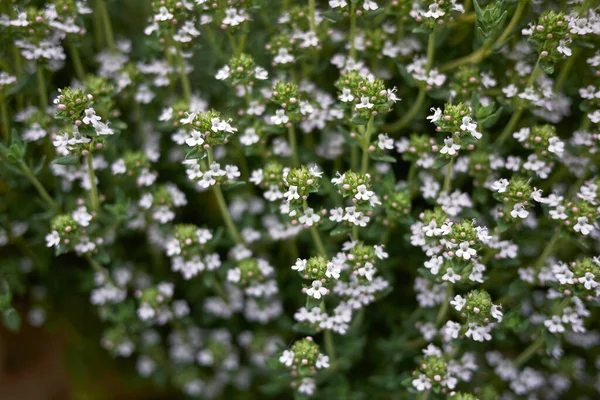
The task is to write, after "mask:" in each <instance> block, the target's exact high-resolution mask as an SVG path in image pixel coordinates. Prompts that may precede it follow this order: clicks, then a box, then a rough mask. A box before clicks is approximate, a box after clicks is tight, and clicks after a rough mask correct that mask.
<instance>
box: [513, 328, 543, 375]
mask: <svg viewBox="0 0 600 400" xmlns="http://www.w3.org/2000/svg"><path fill="white" fill-rule="evenodd" d="M543 345H544V335H540V336H538V338H537V339H536V340H535V342H533V343H531V344H530V345H529V346H528V347H527V348H526V349H525V350H523V352H522V353H521V354H519V355H518V356H517V358H515V361H514V362H513V365H514V367H515V368H519V367H520V366H521V365H523V364H524V363H525V362H527V360H529V359H530V358H531V357H532V356H533V355H534V354H535V352H536V351H537V350H538V349H539V348H540V347H542V346H543Z"/></svg>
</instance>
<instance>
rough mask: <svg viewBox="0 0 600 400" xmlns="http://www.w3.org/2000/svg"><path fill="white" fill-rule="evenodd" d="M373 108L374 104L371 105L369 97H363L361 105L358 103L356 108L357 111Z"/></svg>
mask: <svg viewBox="0 0 600 400" xmlns="http://www.w3.org/2000/svg"><path fill="white" fill-rule="evenodd" d="M373 106H374V104H373V103H371V101H370V100H369V97H368V96H362V97H361V98H360V103H358V104H357V105H356V106H355V107H356V108H357V109H361V108H368V109H371V108H373Z"/></svg>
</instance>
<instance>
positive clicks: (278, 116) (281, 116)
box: [271, 109, 290, 125]
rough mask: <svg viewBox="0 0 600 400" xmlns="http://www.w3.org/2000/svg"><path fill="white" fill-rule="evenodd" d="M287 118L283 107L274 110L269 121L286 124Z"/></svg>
mask: <svg viewBox="0 0 600 400" xmlns="http://www.w3.org/2000/svg"><path fill="white" fill-rule="evenodd" d="M289 120H290V118H289V117H288V116H287V115H285V110H283V109H282V110H277V111H275V115H273V116H271V122H272V123H273V124H275V125H281V124H287V123H288V121H289Z"/></svg>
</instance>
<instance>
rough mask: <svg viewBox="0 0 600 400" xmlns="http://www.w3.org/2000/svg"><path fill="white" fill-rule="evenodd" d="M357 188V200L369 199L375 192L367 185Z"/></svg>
mask: <svg viewBox="0 0 600 400" xmlns="http://www.w3.org/2000/svg"><path fill="white" fill-rule="evenodd" d="M356 190H358V192H357V193H356V194H355V195H354V197H355V198H356V199H357V200H369V199H370V198H371V196H373V195H374V194H375V192H372V191H370V190H368V189H367V186H365V185H359V186H358V187H357V188H356Z"/></svg>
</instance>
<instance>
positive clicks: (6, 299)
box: [0, 279, 12, 311]
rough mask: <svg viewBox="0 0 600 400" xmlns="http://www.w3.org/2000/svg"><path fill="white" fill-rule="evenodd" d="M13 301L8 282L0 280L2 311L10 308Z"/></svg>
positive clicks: (0, 304)
mask: <svg viewBox="0 0 600 400" xmlns="http://www.w3.org/2000/svg"><path fill="white" fill-rule="evenodd" d="M11 301H12V292H11V290H10V286H8V282H7V281H6V280H5V279H2V280H0V311H1V310H5V309H6V308H7V307H8V306H10V302H11Z"/></svg>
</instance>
